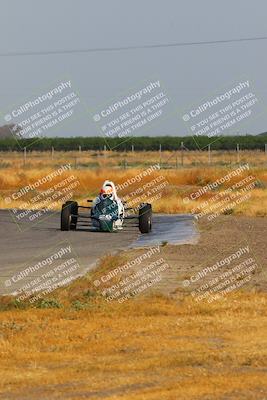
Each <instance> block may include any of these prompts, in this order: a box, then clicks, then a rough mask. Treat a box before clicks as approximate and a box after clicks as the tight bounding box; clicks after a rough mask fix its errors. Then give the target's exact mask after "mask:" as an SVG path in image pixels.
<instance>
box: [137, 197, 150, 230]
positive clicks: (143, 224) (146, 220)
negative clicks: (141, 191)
mask: <svg viewBox="0 0 267 400" xmlns="http://www.w3.org/2000/svg"><path fill="white" fill-rule="evenodd" d="M151 229H152V206H151V204H149V203H144V204H141V206H140V208H139V230H140V232H141V233H149V232H150V231H151Z"/></svg>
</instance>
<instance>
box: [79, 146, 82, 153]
mask: <svg viewBox="0 0 267 400" xmlns="http://www.w3.org/2000/svg"><path fill="white" fill-rule="evenodd" d="M81 152H82V146H81V145H80V146H79V153H80V154H81Z"/></svg>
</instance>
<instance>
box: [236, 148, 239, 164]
mask: <svg viewBox="0 0 267 400" xmlns="http://www.w3.org/2000/svg"><path fill="white" fill-rule="evenodd" d="M239 150H240V149H239V144H237V145H236V151H237V162H238V163H239V161H240V156H239Z"/></svg>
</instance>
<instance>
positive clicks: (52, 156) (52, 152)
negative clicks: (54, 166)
mask: <svg viewBox="0 0 267 400" xmlns="http://www.w3.org/2000/svg"><path fill="white" fill-rule="evenodd" d="M51 158H52V160H53V158H54V147H53V146H52V147H51Z"/></svg>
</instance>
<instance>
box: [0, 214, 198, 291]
mask: <svg viewBox="0 0 267 400" xmlns="http://www.w3.org/2000/svg"><path fill="white" fill-rule="evenodd" d="M28 217H29V216H27V218H26V220H25V219H24V221H23V222H21V221H19V222H18V220H17V219H16V218H14V214H13V213H12V211H11V210H0V221H1V223H0V226H1V241H0V252H1V264H0V295H1V294H12V293H13V294H14V293H17V292H18V291H19V290H21V289H22V287H24V290H26V289H25V286H24V285H25V284H27V283H28V284H30V282H33V280H34V281H35V280H36V282H35V284H36V285H38V284H44V282H46V284H47V287H49V285H50V286H51V281H50V280H49V279H50V275H49V274H50V272H51V270H52V269H54V272H53V273H54V275H55V274H57V275H59V274H60V272H62V271H65V272H64V273H67V271H69V272H68V273H67V275H64V274H63V276H62V274H61V277H60V280H61V281H62V279H63V278H64V279H68V278H69V277H70V276H71V277H72V278H73V279H74V278H76V277H77V276H79V275H83V274H84V273H85V272H86V271H88V270H90V269H91V268H93V267H94V266H95V264H96V262H97V260H98V259H99V258H101V257H102V256H104V255H107V254H113V253H116V252H118V251H120V250H125V249H127V248H129V247H150V246H155V245H158V244H161V243H163V242H168V243H172V244H179V243H192V242H194V241H195V240H196V238H197V232H196V229H195V226H194V223H193V217H192V216H181V215H180V216H179V215H174V216H172V215H154V216H153V230H152V233H150V234H146V235H141V234H140V233H139V230H138V227H137V226H136V223H134V221H133V222H130V223H129V221H128V224H127V225H126V226H125V227H124V229H123V230H122V231H118V232H114V233H108V232H107V233H106V232H93V231H92V229H91V228H90V227H87V226H81V227H80V228H78V229H77V230H76V231H68V232H62V231H60V229H59V225H60V214H59V213H58V212H55V213H49V214H46V215H45V218H42V219H40V218H39V219H38V218H37V219H36V221H35V222H34V223H29V219H28ZM73 260H74V261H73ZM62 263H65V264H66V267H64V268H63V269H62V268H61V266H62ZM73 266H76V268H74V267H73ZM72 269H74V270H72ZM46 274H47V275H46ZM54 279H56V278H54ZM37 281H38V283H37ZM31 285H33V283H31ZM55 285H56V283H55ZM35 287H37V286H35Z"/></svg>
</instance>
